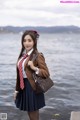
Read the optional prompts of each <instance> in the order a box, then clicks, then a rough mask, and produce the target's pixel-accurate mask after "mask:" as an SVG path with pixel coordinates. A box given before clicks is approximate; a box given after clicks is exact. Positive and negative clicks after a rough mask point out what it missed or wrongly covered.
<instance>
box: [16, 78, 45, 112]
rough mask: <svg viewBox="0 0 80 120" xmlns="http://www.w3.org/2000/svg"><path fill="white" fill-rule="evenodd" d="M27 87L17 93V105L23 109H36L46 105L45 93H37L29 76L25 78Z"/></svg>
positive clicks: (29, 110)
mask: <svg viewBox="0 0 80 120" xmlns="http://www.w3.org/2000/svg"><path fill="white" fill-rule="evenodd" d="M24 84H25V88H24V89H23V90H20V91H19V93H18V94H17V97H16V100H15V104H16V107H17V108H19V109H20V110H23V111H28V112H32V111H36V110H38V109H40V108H42V107H44V106H45V98H44V93H39V94H36V93H35V91H34V90H33V89H32V87H31V85H30V83H29V81H28V79H27V78H24Z"/></svg>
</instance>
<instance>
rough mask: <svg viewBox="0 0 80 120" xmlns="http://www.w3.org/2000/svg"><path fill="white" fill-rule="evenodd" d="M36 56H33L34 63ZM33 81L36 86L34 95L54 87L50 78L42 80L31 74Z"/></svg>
mask: <svg viewBox="0 0 80 120" xmlns="http://www.w3.org/2000/svg"><path fill="white" fill-rule="evenodd" d="M37 56H38V55H37V54H36V55H34V57H33V59H32V61H34V60H35V59H36V58H37ZM33 79H34V80H35V84H36V93H41V92H43V93H45V92H47V91H48V90H49V89H50V88H51V87H52V86H53V85H54V82H53V80H51V78H50V77H48V78H42V77H40V76H38V75H37V74H36V73H35V72H33Z"/></svg>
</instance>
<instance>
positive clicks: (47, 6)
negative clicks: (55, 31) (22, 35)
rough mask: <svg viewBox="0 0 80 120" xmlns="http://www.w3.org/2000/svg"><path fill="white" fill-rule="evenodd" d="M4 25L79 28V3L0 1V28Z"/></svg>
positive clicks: (27, 0) (37, 0)
mask: <svg viewBox="0 0 80 120" xmlns="http://www.w3.org/2000/svg"><path fill="white" fill-rule="evenodd" d="M63 1H65V0H63ZM75 1H76V0H75ZM77 1H78V0H77ZM5 25H13V26H56V25H57V26H60V25H76V26H80V3H60V0H0V26H5Z"/></svg>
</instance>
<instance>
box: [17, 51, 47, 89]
mask: <svg viewBox="0 0 80 120" xmlns="http://www.w3.org/2000/svg"><path fill="white" fill-rule="evenodd" d="M34 54H38V56H37V58H36V59H35V61H34V62H33V63H34V66H35V67H38V68H39V73H38V75H39V76H41V77H44V78H46V77H48V76H49V70H48V67H47V65H46V63H45V58H44V56H43V54H42V53H39V52H38V51H35V52H32V54H31V55H30V58H29V60H32V59H33V56H34ZM16 68H17V69H16V72H17V78H16V88H15V90H16V91H19V90H20V77H19V70H18V67H16ZM25 72H26V75H27V78H28V80H29V82H30V84H31V86H32V88H33V90H36V86H35V81H34V79H33V76H32V73H33V70H31V68H30V67H29V66H27V64H26V66H25Z"/></svg>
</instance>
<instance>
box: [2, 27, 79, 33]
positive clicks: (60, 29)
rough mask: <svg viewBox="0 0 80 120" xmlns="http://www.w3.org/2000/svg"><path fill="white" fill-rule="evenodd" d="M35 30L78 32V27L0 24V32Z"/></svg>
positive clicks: (42, 31) (43, 31)
mask: <svg viewBox="0 0 80 120" xmlns="http://www.w3.org/2000/svg"><path fill="white" fill-rule="evenodd" d="M29 29H30V30H37V31H38V32H40V33H80V27H77V26H73V25H72V26H52V27H45V26H43V27H42V26H40V27H38V26H36V27H34V26H25V27H14V26H3V27H2V26H1V27H0V33H9V32H12V33H19V32H23V31H25V30H29Z"/></svg>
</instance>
